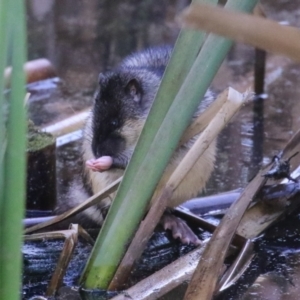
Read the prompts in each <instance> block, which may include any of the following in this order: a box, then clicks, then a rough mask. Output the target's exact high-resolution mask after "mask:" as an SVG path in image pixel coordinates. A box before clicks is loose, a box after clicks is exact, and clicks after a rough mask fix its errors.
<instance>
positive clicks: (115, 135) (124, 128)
mask: <svg viewBox="0 0 300 300" xmlns="http://www.w3.org/2000/svg"><path fill="white" fill-rule="evenodd" d="M148 73H149V72H145V71H143V70H138V71H137V70H128V69H126V70H123V69H122V68H121V69H119V70H116V71H114V72H110V73H107V74H105V75H103V74H100V76H99V84H100V89H99V92H98V94H97V96H96V99H95V104H94V108H93V112H92V143H91V146H92V151H93V154H94V156H95V157H96V158H98V157H100V156H112V157H113V158H114V159H117V160H119V161H120V160H121V161H124V165H126V164H127V163H128V161H129V160H130V158H131V155H132V152H133V150H134V147H135V145H136V142H137V139H138V137H139V134H140V132H141V130H142V127H143V124H144V122H145V119H146V117H147V115H148V112H149V109H150V106H151V104H152V102H153V99H154V96H155V93H156V91H157V88H158V85H159V78H156V76H153V75H152V76H150V74H148ZM149 79H151V82H149ZM120 165H122V163H121V164H120ZM124 167H125V166H124Z"/></svg>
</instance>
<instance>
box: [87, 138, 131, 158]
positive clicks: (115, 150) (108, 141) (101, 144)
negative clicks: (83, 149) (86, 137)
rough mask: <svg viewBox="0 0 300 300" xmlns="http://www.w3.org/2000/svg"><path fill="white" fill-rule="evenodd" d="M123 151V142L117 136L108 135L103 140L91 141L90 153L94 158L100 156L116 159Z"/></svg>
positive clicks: (94, 139)
mask: <svg viewBox="0 0 300 300" xmlns="http://www.w3.org/2000/svg"><path fill="white" fill-rule="evenodd" d="M124 149H125V140H124V139H123V138H122V137H121V136H119V135H117V134H114V135H110V136H109V137H107V138H105V139H101V138H97V137H96V136H94V137H93V140H92V151H93V154H94V156H95V158H99V157H101V156H111V157H116V156H117V155H118V154H119V153H121V152H122V151H123V150H124Z"/></svg>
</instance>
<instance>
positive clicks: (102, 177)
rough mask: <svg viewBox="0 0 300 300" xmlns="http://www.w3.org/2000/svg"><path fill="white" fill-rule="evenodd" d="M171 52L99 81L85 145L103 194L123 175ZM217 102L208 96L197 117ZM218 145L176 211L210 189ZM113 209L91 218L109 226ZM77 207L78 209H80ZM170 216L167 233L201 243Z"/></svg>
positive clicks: (153, 54)
mask: <svg viewBox="0 0 300 300" xmlns="http://www.w3.org/2000/svg"><path fill="white" fill-rule="evenodd" d="M171 52H172V49H171V48H170V47H159V48H150V49H147V50H145V51H142V52H139V53H135V54H132V55H130V56H129V57H127V58H125V59H124V60H123V62H122V63H121V64H120V65H119V66H118V67H117V68H116V69H114V70H112V71H110V72H107V73H105V74H100V76H99V85H100V88H99V91H98V94H97V96H96V98H95V103H94V106H93V109H92V111H91V114H90V116H89V118H88V120H87V122H86V126H85V130H84V141H83V160H84V161H86V162H87V163H86V166H85V179H86V180H85V183H86V186H87V188H88V189H89V190H90V191H91V192H92V193H97V192H99V191H100V190H102V189H103V188H104V187H106V186H107V185H108V184H110V183H112V182H113V181H115V180H116V179H117V178H119V177H120V176H122V175H123V173H124V169H125V168H126V166H127V164H128V162H129V161H130V158H131V156H132V153H133V151H134V148H135V146H136V143H137V140H138V137H139V135H140V133H141V130H142V128H143V125H144V123H145V120H146V118H147V115H148V113H149V110H150V107H151V105H152V102H153V100H154V98H155V94H156V92H157V90H158V87H159V85H160V82H161V78H162V75H163V73H164V70H165V68H166V65H167V63H168V61H169V58H170V55H171ZM211 102H212V95H211V93H210V92H207V93H206V95H205V97H204V99H203V101H202V102H201V104H200V105H199V107H198V110H197V112H196V113H195V115H194V117H196V116H197V115H198V114H199V113H200V112H202V111H203V110H204V109H205V108H206V107H207V106H208V105H209V104H210V103H211ZM194 140H195V139H192V140H190V141H189V142H188V143H186V144H185V145H183V146H181V147H179V148H178V149H177V150H176V152H175V153H174V154H173V156H172V158H171V161H170V163H169V165H168V167H167V168H166V170H165V172H164V175H163V178H162V180H161V181H160V185H163V184H164V183H166V181H167V180H168V178H169V176H170V174H171V173H172V172H173V170H174V169H175V168H176V166H177V165H178V164H179V162H180V161H181V159H182V158H183V156H184V155H185V154H186V152H187V151H188V149H189V148H190V147H191V145H192V144H193V142H194ZM215 150H216V145H215V143H212V144H211V146H210V147H209V148H208V149H207V151H206V152H205V153H204V155H203V156H202V158H201V159H200V160H198V161H197V163H196V164H195V166H194V167H193V169H192V170H191V171H190V172H189V173H188V175H187V176H186V178H185V179H184V180H183V181H182V183H181V184H180V186H179V187H178V188H177V190H176V192H175V193H174V195H173V197H172V199H171V200H170V202H169V206H170V207H175V206H177V205H179V204H181V203H182V202H184V201H186V200H188V199H190V198H191V197H194V196H196V195H197V194H198V193H199V192H200V191H201V190H202V189H203V188H204V187H205V184H206V182H207V180H208V178H209V177H210V174H211V172H212V170H213V168H214V160H215ZM110 203H111V199H109V198H108V199H105V200H104V201H103V202H102V203H101V204H99V206H98V207H92V208H89V209H88V210H87V211H85V215H86V216H87V217H88V218H89V219H92V220H93V221H94V222H96V223H98V224H101V223H102V221H103V214H102V211H103V208H106V207H108V206H109V204H110ZM74 204H75V203H74ZM174 218H175V217H172V216H170V215H169V214H167V215H165V216H164V217H163V223H164V227H165V228H168V229H171V230H172V233H173V236H174V237H179V238H180V239H181V241H183V242H185V243H189V242H192V243H196V244H197V243H198V240H197V237H196V236H195V235H194V234H193V233H192V232H191V230H190V229H189V228H188V227H187V225H186V224H185V223H184V221H181V220H179V219H174Z"/></svg>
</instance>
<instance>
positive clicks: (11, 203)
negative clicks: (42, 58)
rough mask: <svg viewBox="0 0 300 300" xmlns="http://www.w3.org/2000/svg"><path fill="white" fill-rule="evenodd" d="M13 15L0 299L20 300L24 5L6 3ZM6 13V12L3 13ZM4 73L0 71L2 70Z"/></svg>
mask: <svg viewBox="0 0 300 300" xmlns="http://www.w3.org/2000/svg"><path fill="white" fill-rule="evenodd" d="M7 2H8V3H9V5H8V9H9V11H10V12H11V13H12V15H13V18H12V20H13V22H14V23H13V26H12V27H11V32H10V33H11V35H10V38H11V45H12V67H13V72H12V79H11V93H10V97H9V98H10V99H9V114H8V120H7V147H6V151H5V155H4V191H3V198H2V199H1V202H2V205H1V212H0V214H1V217H0V219H1V220H0V222H1V225H0V230H1V231H0V266H1V273H0V276H1V278H0V285H1V286H0V299H5V300H17V299H20V288H21V266H22V260H21V244H22V230H23V227H22V218H23V214H24V198H25V167H26V156H25V151H26V135H25V134H26V128H27V126H26V124H27V122H26V120H25V108H24V97H25V74H24V71H23V65H24V61H25V57H26V56H25V53H26V43H25V2H24V1H22V0H13V1H7ZM6 13H8V10H7V11H6ZM8 15H9V14H8ZM1 72H2V73H3V70H1Z"/></svg>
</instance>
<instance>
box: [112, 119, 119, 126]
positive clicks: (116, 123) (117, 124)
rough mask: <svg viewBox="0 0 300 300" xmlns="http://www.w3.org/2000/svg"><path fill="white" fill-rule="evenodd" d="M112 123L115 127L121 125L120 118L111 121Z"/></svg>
mask: <svg viewBox="0 0 300 300" xmlns="http://www.w3.org/2000/svg"><path fill="white" fill-rule="evenodd" d="M110 125H111V126H112V127H113V128H117V127H118V126H119V121H118V119H113V120H112V121H111V122H110Z"/></svg>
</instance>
